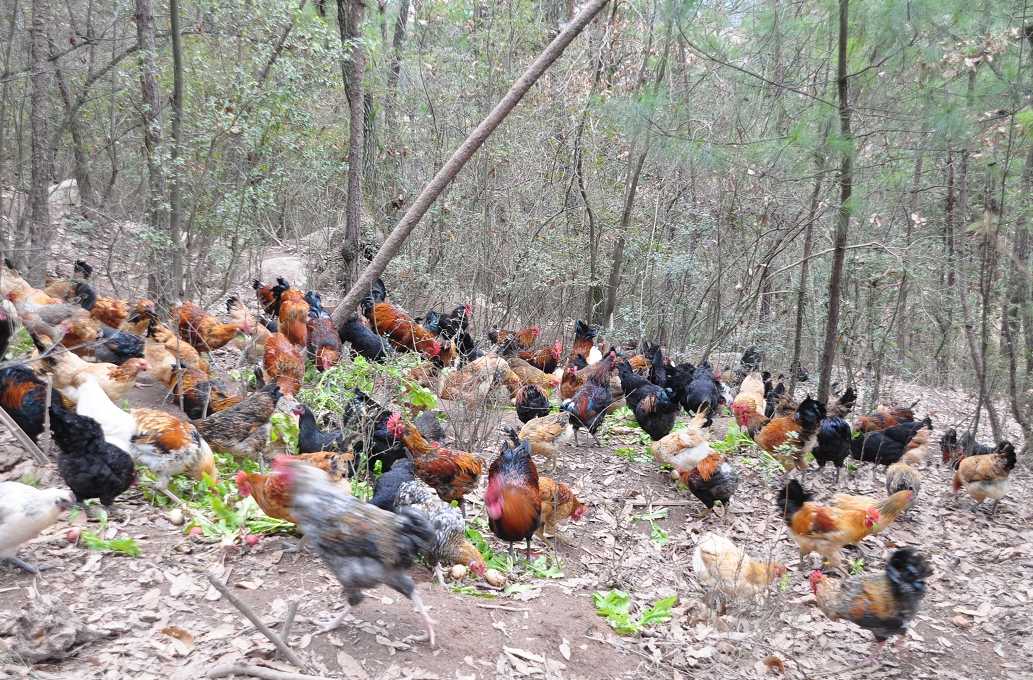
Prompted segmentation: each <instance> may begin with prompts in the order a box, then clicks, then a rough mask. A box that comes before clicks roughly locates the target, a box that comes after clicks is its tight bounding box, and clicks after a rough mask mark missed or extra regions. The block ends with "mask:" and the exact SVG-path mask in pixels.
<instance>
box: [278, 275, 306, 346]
mask: <svg viewBox="0 0 1033 680" xmlns="http://www.w3.org/2000/svg"><path fill="white" fill-rule="evenodd" d="M309 309H310V307H309V304H308V302H306V301H305V295H304V294H303V293H302V292H301V291H300V290H297V289H295V288H288V289H287V290H285V291H283V293H282V294H281V295H280V315H279V320H280V325H279V326H278V327H277V328H278V330H279V332H280V333H282V334H283V335H284V337H286V338H287V339H288V340H290V341H291V343H292V344H294V345H297V346H298V347H307V346H308V325H307V324H308V314H309Z"/></svg>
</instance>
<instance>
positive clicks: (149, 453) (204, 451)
mask: <svg viewBox="0 0 1033 680" xmlns="http://www.w3.org/2000/svg"><path fill="white" fill-rule="evenodd" d="M129 414H130V415H131V416H132V417H133V420H134V421H136V432H135V433H134V434H133V438H132V443H131V444H130V447H129V455H130V456H132V457H133V460H134V461H136V463H137V464H138V465H143V466H145V467H147V468H149V469H150V470H152V471H153V472H154V473H155V474H156V475H157V476H158V481H157V485H158V488H159V489H165V488H167V487H168V483H169V480H170V479H171V478H172V476H173V475H178V474H184V473H185V474H189V475H190V476H191V477H193V478H194V479H202V478H203V477H204V476H205V475H208V477H209V478H211V480H212V481H218V479H219V475H218V472H217V471H216V469H215V457H214V456H213V455H212V450H211V448H210V447H209V446H208V443H207V442H206V441H205V440H204V439H202V438H201V435H200V433H198V431H197V428H195V427H194V426H193V425H191V424H190V423H189V422H187V421H185V420H182V419H180V418H177V417H176V416H174V415H172V414H171V413H166V412H164V411H158V410H156V409H149V408H134V409H132V410H131V411H130V412H129Z"/></svg>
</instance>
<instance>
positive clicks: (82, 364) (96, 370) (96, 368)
mask: <svg viewBox="0 0 1033 680" xmlns="http://www.w3.org/2000/svg"><path fill="white" fill-rule="evenodd" d="M33 341H34V342H35V343H36V349H38V350H39V351H40V353H43V352H45V351H46V350H47V348H46V347H45V346H44V345H43V344H42V343H41V342H40V341H39V340H38V339H37V338H33ZM42 366H43V368H44V369H45V370H47V371H49V372H50V373H51V374H52V375H53V376H54V387H55V388H56V389H58V390H60V391H61V392H62V393H63V394H64V395H65V396H66V397H68V398H69V399H71V400H72V401H76V400H78V396H77V395H78V391H77V388H78V387H79V385H81V384H82V382H83V381H84V380H85V379H86V377H87V376H92V377H93V378H95V379H96V380H97V382H98V383H99V384H100V386H101V388H102V389H103V390H104V392H105V393H106V394H107V395H108V397H109V398H110V399H111V400H112V401H114V402H119V401H121V400H123V399H125V398H126V396H128V394H129V391H130V390H131V389H132V388H133V386H134V385H135V384H136V377H137V376H138V375H139V374H140V373H141V372H142V371H146V370H147V361H146V360H144V359H130V360H128V361H126V362H125V363H124V364H122V365H121V366H116V365H115V364H105V363H91V362H88V361H84V360H83V359H81V358H80V357H78V356H76V355H75V354H72V353H71V352H69V351H68V350H66V349H59V350H57V351H55V352H54V353H52V354H50V355H49V356H47V357H45V358H44V359H43V362H42Z"/></svg>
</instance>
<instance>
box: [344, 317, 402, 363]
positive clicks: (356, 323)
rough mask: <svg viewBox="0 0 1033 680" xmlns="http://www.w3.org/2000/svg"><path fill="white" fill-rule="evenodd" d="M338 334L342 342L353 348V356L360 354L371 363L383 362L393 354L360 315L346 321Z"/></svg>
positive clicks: (384, 341) (385, 342)
mask: <svg viewBox="0 0 1033 680" xmlns="http://www.w3.org/2000/svg"><path fill="white" fill-rule="evenodd" d="M337 333H338V337H339V338H340V339H341V342H347V343H348V344H349V345H350V346H351V349H352V354H358V355H359V356H361V357H363V358H364V359H367V360H369V361H377V362H379V361H383V360H384V359H386V358H387V357H388V356H389V355H390V353H391V350H390V347H389V345H388V344H387V341H386V340H385V339H384V338H382V337H380V336H379V335H377V334H376V333H374V332H373V331H371V330H370V329H369V327H368V326H367V325H366V324H365V323H363V320H362V317H360V316H359V315H358V314H352V315H351V316H349V317H348V318H347V319H345V321H344V324H342V325H341V327H340V328H339V329H338V330H337Z"/></svg>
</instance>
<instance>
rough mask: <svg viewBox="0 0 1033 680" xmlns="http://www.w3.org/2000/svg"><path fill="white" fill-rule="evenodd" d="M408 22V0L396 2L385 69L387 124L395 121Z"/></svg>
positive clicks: (385, 115)
mask: <svg viewBox="0 0 1033 680" xmlns="http://www.w3.org/2000/svg"><path fill="white" fill-rule="evenodd" d="M408 23H409V0H401V1H400V2H399V3H398V16H397V17H395V30H394V34H393V35H392V37H391V58H390V61H389V63H388V69H387V96H386V97H385V100H384V118H385V119H386V120H387V121H388V125H393V124H394V123H395V103H396V102H397V101H398V78H399V77H400V76H401V74H402V47H403V46H404V45H405V27H406V25H407V24H408Z"/></svg>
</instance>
